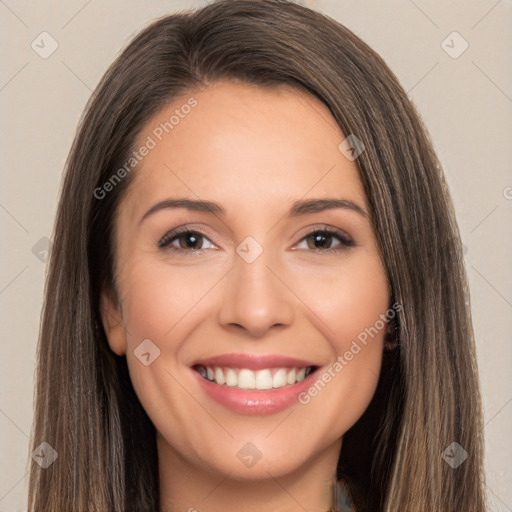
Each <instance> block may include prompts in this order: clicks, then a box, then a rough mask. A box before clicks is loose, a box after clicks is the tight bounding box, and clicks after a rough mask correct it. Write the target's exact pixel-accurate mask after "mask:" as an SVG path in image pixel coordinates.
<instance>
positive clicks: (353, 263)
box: [102, 81, 390, 479]
mask: <svg viewBox="0 0 512 512" xmlns="http://www.w3.org/2000/svg"><path fill="white" fill-rule="evenodd" d="M185 105H188V107H186V106H185ZM172 116H174V117H172ZM166 123H167V124H166ZM347 135H348V134H347ZM344 139H345V136H344V135H343V134H342V132H341V131H340V129H339V127H338V125H337V124H336V122H335V120H334V119H333V117H332V116H331V114H330V112H329V110H328V109H327V107H326V106H325V105H324V104H323V103H321V102H319V101H318V100H317V99H315V98H314V97H312V96H310V95H307V94H306V93H303V92H298V91H296V90H293V89H289V88H280V89H275V88H274V89H262V88H256V87H252V86H248V85H241V84H237V83H234V82H227V81H223V82H217V83H215V84H213V85H212V86H210V87H209V88H207V89H204V90H202V91H200V92H197V93H194V94H191V95H184V96H182V97H180V98H179V99H177V100H176V101H175V102H173V103H172V104H169V105H167V106H166V107H165V108H164V109H162V110H161V111H160V112H159V113H158V114H157V115H156V116H154V117H153V118H152V119H151V121H150V122H149V123H148V124H147V126H146V127H145V129H144V130H143V131H142V132H141V133H140V134H139V136H138V138H137V141H136V145H135V147H136V148H137V149H139V148H142V147H143V146H145V147H146V150H140V151H139V156H140V157H141V158H140V162H139V163H138V165H137V167H136V168H135V170H134V171H133V173H134V176H133V178H135V179H134V181H133V183H132V186H131V187H130V189H129V190H128V193H127V195H126V197H125V198H124V199H123V201H122V203H121V205H120V208H119V210H118V217H117V219H116V228H117V229H116V234H117V240H116V246H115V252H116V268H117V273H116V284H117V298H114V299H112V298H109V297H110V296H109V295H107V294H104V296H103V299H104V300H103V301H102V312H103V318H104V324H105V328H106V331H107V335H108V338H109V344H110V347H111V349H112V350H113V351H114V352H115V353H117V354H119V355H122V354H126V358H127V362H128V367H129V371H130V376H131V379H132V381H133V386H134V388H135V391H136V393H137V396H138V397H139V399H140V402H141V403H142V405H143V407H144V409H145V410H146V411H147V414H148V415H149V417H150V419H151V420H152V422H153V424H154V425H155V427H156V430H157V432H158V446H159V453H160V454H163V453H165V454H166V455H167V456H169V457H174V458H175V459H176V460H178V459H179V460H181V461H186V463H187V464H191V465H193V466H196V467H200V468H203V469H205V470H208V471H218V472H219V473H221V474H223V475H226V474H228V473H230V474H231V476H232V477H233V478H239V479H254V478H256V479H257V478H263V477H267V476H268V473H270V474H272V475H273V476H276V477H277V476H279V475H284V474H286V473H289V472H291V471H293V470H294V469H297V468H299V467H302V465H304V464H307V463H309V462H311V461H313V460H314V459H315V457H318V456H320V455H321V454H322V453H326V452H329V451H330V452H331V453H333V454H335V456H336V458H332V460H334V463H335V460H337V454H338V453H339V448H340V446H341V438H342V436H343V434H344V433H345V432H346V431H347V430H348V429H349V428H350V427H351V426H352V425H353V424H354V423H355V422H356V421H357V420H358V419H359V417H360V416H361V415H362V413H363V412H364V410H365V409H366V407H367V406H368V404H369V402H370V400H371V398H372V396H373V394H374V391H375V388H376V385H377V380H378V375H379V372H380V364H381V354H382V349H383V339H384V333H385V329H383V328H382V318H383V315H384V314H385V313H386V311H387V308H388V305H389V300H390V289H389V286H388V282H387V278H386V274H385V271H384V268H383V266H382V263H381V260H380V257H379V253H378V250H377V245H376V240H375V235H374V233H373V231H372V228H371V224H370V219H369V217H368V213H369V209H368V203H367V199H366V197H365V193H364V190H363V186H362V183H361V181H360V178H359V176H358V172H357V167H356V163H355V161H353V159H350V158H348V156H350V152H348V153H347V152H344V151H342V150H340V148H339V146H340V143H342V142H343V140H344ZM144 155H145V156H144ZM176 200H180V201H182V202H181V203H172V201H176ZM326 200H330V201H331V202H328V201H326ZM322 201H324V202H322ZM334 201H338V203H336V204H335V203H334ZM341 201H345V202H341ZM364 212H366V213H367V215H365V214H364ZM178 229H179V230H180V232H179V233H176V230H178ZM324 230H328V231H329V232H324ZM315 232H316V233H315ZM376 327H377V329H376ZM369 329H373V330H371V331H369ZM376 330H378V332H377V334H375V331H376ZM368 332H371V334H370V335H368ZM365 333H366V335H365ZM363 340H364V341H363ZM313 370H314V371H313ZM311 371H313V373H310V372H311ZM226 381H227V382H226Z"/></svg>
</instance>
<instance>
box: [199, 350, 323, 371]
mask: <svg viewBox="0 0 512 512" xmlns="http://www.w3.org/2000/svg"><path fill="white" fill-rule="evenodd" d="M197 365H202V366H210V367H214V366H218V367H227V368H247V369H248V370H263V369H265V368H307V367H308V366H317V365H315V364H314V363H313V362H311V361H306V360H305V359H298V358H295V357H289V356H283V355H274V354H243V353H242V354H239V353H230V354H221V355H218V356H213V357H209V358H207V359H200V360H197V361H195V362H194V363H193V364H192V365H191V366H197Z"/></svg>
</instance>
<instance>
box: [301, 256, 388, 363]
mask: <svg viewBox="0 0 512 512" xmlns="http://www.w3.org/2000/svg"><path fill="white" fill-rule="evenodd" d="M297 277H298V276H297ZM293 282H295V283H298V284H297V288H296V290H297V295H298V296H299V297H303V298H304V299H303V300H304V302H305V303H306V304H307V306H308V308H309V309H310V310H311V312H312V313H315V315H313V314H311V315H310V316H311V321H314V318H315V316H316V318H317V320H316V322H315V324H316V325H317V327H318V328H319V329H321V330H322V332H323V333H324V335H325V337H326V338H327V339H328V340H329V341H330V344H331V346H332V348H334V350H335V352H336V354H337V355H339V354H343V353H344V352H345V351H346V350H348V349H349V348H350V346H351V343H352V341H353V340H359V341H360V342H361V343H363V344H364V342H365V341H366V342H367V343H366V347H370V348H371V346H374V347H375V350H377V351H378V350H380V349H381V348H382V344H381V341H382V340H383V336H384V332H385V329H384V328H385V323H384V320H383V318H384V315H385V313H386V311H387V308H388V306H389V300H390V295H389V293H390V289H389V285H388V280H387V278H386V274H385V271H384V269H383V267H382V265H381V263H380V260H379V259H378V258H377V257H376V256H375V255H374V254H371V255H367V256H364V255H363V257H358V258H353V259H351V260H350V261H347V264H346V265H345V266H343V265H340V266H339V267H336V268H334V267H330V268H326V270H323V271H322V272H316V273H315V275H314V276H312V275H307V274H304V273H303V275H302V276H301V278H300V279H298V278H296V279H294V280H293ZM384 319H385V318H384ZM370 341H373V343H370ZM365 352H372V350H365ZM359 359H361V357H360V358H359Z"/></svg>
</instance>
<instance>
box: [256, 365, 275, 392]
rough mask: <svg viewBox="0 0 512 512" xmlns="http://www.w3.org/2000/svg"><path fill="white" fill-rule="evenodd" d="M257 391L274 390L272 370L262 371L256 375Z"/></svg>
mask: <svg viewBox="0 0 512 512" xmlns="http://www.w3.org/2000/svg"><path fill="white" fill-rule="evenodd" d="M256 389H272V374H271V373H270V370H260V371H259V372H257V373H256Z"/></svg>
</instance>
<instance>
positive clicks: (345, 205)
mask: <svg viewBox="0 0 512 512" xmlns="http://www.w3.org/2000/svg"><path fill="white" fill-rule="evenodd" d="M166 208H171V209H176V208H185V209H187V210H190V211H196V212H206V213H213V214H214V215H220V216H225V215H226V210H225V209H224V208H223V207H222V206H221V205H220V204H218V203H215V202H213V201H205V200H200V199H186V198H179V199H166V200H165V201H161V202H159V203H157V204H155V205H154V206H152V207H151V208H150V209H149V210H148V211H147V212H146V213H145V214H144V215H143V217H142V218H141V220H140V222H139V224H140V223H142V221H144V220H145V219H146V218H147V217H149V216H150V215H152V214H153V213H155V212H157V211H160V210H163V209H166ZM335 208H340V209H344V210H352V211H354V212H356V213H358V214H359V215H362V216H363V217H366V218H367V217H368V212H367V211H366V210H365V209H364V208H362V207H361V206H359V205H358V204H356V203H354V202H353V201H349V200H348V199H337V198H328V199H307V200H300V201H295V202H294V203H293V204H292V207H291V208H290V210H289V212H288V216H289V217H297V216H299V215H305V214H308V213H318V212H323V211H326V210H332V209H335Z"/></svg>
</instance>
